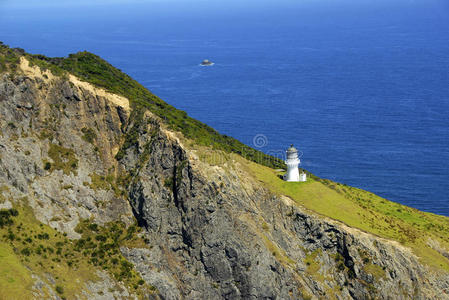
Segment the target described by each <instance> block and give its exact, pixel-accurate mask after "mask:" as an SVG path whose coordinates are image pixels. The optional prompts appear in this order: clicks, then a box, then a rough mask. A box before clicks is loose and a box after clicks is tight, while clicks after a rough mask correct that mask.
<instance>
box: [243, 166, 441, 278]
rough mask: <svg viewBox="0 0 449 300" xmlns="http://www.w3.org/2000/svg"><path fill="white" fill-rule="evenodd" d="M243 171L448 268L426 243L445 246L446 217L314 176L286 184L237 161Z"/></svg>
mask: <svg viewBox="0 0 449 300" xmlns="http://www.w3.org/2000/svg"><path fill="white" fill-rule="evenodd" d="M240 162H241V163H242V165H244V166H246V168H247V170H248V171H249V172H250V173H252V174H253V175H254V177H255V178H257V179H258V180H259V181H261V182H262V183H263V184H264V185H265V186H266V187H268V188H269V189H270V190H271V191H272V192H274V193H276V194H282V195H286V196H289V197H290V198H292V199H294V200H295V201H296V202H297V203H298V204H299V205H302V206H304V207H306V208H307V209H310V210H312V211H315V212H317V213H318V214H321V215H324V216H327V217H330V218H332V219H335V220H339V221H341V222H344V223H345V224H347V225H349V226H351V227H355V228H359V229H361V230H363V231H366V232H369V233H373V234H375V235H377V236H380V237H383V238H387V239H392V240H395V241H398V242H400V243H401V244H403V245H405V246H408V247H410V248H411V249H412V250H413V252H414V253H415V254H416V255H418V256H419V257H420V259H421V260H422V262H423V263H425V264H427V265H430V266H433V267H435V268H437V269H444V270H446V271H449V260H448V259H447V258H445V257H444V256H443V255H441V254H440V253H439V252H437V251H436V250H434V249H432V248H431V247H430V246H429V245H428V244H427V242H428V238H432V239H433V240H435V241H438V242H439V244H440V246H442V247H444V248H446V249H449V218H447V217H444V216H439V215H435V214H431V213H425V212H421V211H419V210H417V209H414V208H410V207H407V206H404V205H401V204H398V203H395V202H391V201H388V200H385V199H383V198H381V197H379V196H377V195H375V194H373V193H370V192H367V191H364V190H361V189H357V188H354V187H350V186H347V185H343V184H339V183H336V182H332V181H330V180H324V179H319V178H316V177H314V176H312V177H309V180H308V181H307V182H304V183H300V182H298V183H287V182H285V181H283V180H281V179H280V178H279V177H278V175H279V174H278V173H276V171H274V170H272V169H270V168H266V167H264V166H261V165H258V164H255V163H252V162H248V161H244V160H240Z"/></svg>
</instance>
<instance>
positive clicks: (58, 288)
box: [55, 285, 64, 295]
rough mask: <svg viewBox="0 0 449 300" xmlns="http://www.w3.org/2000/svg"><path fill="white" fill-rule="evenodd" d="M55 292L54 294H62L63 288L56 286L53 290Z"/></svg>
mask: <svg viewBox="0 0 449 300" xmlns="http://www.w3.org/2000/svg"><path fill="white" fill-rule="evenodd" d="M55 290H56V292H57V293H58V294H59V295H62V294H64V288H63V287H62V286H60V285H57V286H56V288H55Z"/></svg>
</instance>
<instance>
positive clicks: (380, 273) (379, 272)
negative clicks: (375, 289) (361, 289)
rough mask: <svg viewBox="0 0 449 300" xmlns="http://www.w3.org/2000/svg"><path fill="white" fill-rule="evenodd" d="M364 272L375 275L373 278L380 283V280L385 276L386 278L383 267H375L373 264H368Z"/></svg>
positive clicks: (364, 267)
mask: <svg viewBox="0 0 449 300" xmlns="http://www.w3.org/2000/svg"><path fill="white" fill-rule="evenodd" d="M363 270H364V271H365V272H366V273H368V274H371V275H373V276H374V279H375V280H376V281H378V280H379V279H381V278H385V276H386V275H385V270H384V269H382V267H381V266H379V265H375V264H372V263H367V264H365V265H364V266H363Z"/></svg>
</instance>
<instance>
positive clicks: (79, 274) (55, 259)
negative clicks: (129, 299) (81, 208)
mask: <svg viewBox="0 0 449 300" xmlns="http://www.w3.org/2000/svg"><path fill="white" fill-rule="evenodd" d="M24 200H25V199H24ZM22 202H25V201H22ZM0 220H1V223H0V224H1V226H0V265H1V268H0V299H19V298H20V299H31V298H33V297H32V295H31V291H32V288H31V287H32V285H33V283H34V281H35V280H34V279H33V278H32V277H31V274H37V275H38V276H39V277H40V279H41V280H43V281H44V282H46V283H47V284H48V285H49V286H51V287H52V288H53V289H54V290H55V291H56V292H57V293H58V294H60V295H61V297H62V298H67V299H74V298H75V295H78V294H79V293H80V292H81V290H82V288H83V285H82V284H80V283H84V282H87V281H89V280H91V281H96V280H99V278H97V276H96V272H95V269H97V270H100V269H103V270H106V271H107V272H109V273H110V274H111V275H112V276H113V277H115V278H116V279H117V280H119V281H122V282H123V283H124V284H125V285H126V286H127V287H128V288H129V289H130V291H133V292H135V293H136V294H137V295H139V296H140V297H143V295H145V294H146V295H147V294H149V293H152V292H153V291H154V290H155V289H154V287H152V286H148V285H147V284H145V282H144V281H143V279H142V278H141V277H140V276H139V275H138V274H137V273H136V271H135V270H134V268H133V265H132V264H131V263H129V262H128V261H127V260H126V259H125V258H124V257H123V256H122V255H121V253H120V250H119V247H120V246H134V247H146V244H145V242H144V241H143V240H142V239H141V238H139V237H138V236H137V233H138V228H137V227H136V226H134V225H133V226H129V227H128V228H126V226H125V225H124V224H123V223H121V222H115V223H110V224H106V225H105V226H104V227H102V226H98V225H97V224H93V223H90V221H88V220H85V221H83V222H81V223H80V224H79V226H78V228H77V230H78V231H79V232H80V233H81V234H82V238H81V239H80V240H75V241H72V240H69V239H67V238H66V237H65V235H64V234H61V233H59V232H57V231H56V230H54V229H52V228H50V227H49V226H46V225H43V224H42V223H40V222H39V221H37V220H36V219H35V218H34V215H33V213H32V210H31V208H29V207H28V206H26V205H25V204H24V205H23V206H20V207H17V209H11V210H1V211H0ZM48 275H51V277H53V279H54V282H52V281H51V280H49V278H48ZM44 292H48V291H46V289H45V288H44Z"/></svg>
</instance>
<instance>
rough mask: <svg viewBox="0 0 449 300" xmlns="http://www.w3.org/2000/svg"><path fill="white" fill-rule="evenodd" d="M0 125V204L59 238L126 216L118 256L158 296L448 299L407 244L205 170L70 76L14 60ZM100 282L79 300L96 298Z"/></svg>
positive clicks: (444, 285) (2, 94) (227, 167)
mask: <svg viewBox="0 0 449 300" xmlns="http://www.w3.org/2000/svg"><path fill="white" fill-rule="evenodd" d="M0 116H1V118H0V128H1V132H0V187H2V186H3V187H7V189H6V188H4V189H2V191H3V192H2V194H1V198H0V202H1V203H0V205H2V206H5V208H6V206H14V205H15V202H16V201H17V199H23V198H24V197H26V198H27V201H28V203H29V205H30V206H31V208H32V210H33V212H34V214H35V216H36V218H37V219H38V220H39V221H41V222H42V223H44V224H48V225H50V226H51V227H53V228H55V229H57V230H58V231H60V232H63V233H66V234H67V236H68V237H69V238H71V239H78V238H79V237H80V234H79V233H78V232H76V230H75V228H76V225H77V224H78V223H79V222H80V220H82V219H91V220H93V221H94V222H95V223H97V224H100V225H101V224H105V223H107V222H110V221H115V220H121V221H123V222H125V223H126V224H132V223H133V220H134V219H136V220H137V222H138V224H139V225H140V226H141V227H142V228H144V229H145V230H144V232H145V233H144V236H145V238H146V239H147V240H148V247H129V246H122V247H121V249H120V250H121V252H122V254H123V256H125V257H126V258H127V259H128V260H129V261H131V262H132V263H133V264H134V266H135V269H136V270H137V271H138V272H139V273H140V274H141V276H142V278H143V279H144V280H145V281H146V282H147V283H148V284H150V285H152V286H155V287H156V288H157V290H158V293H159V297H161V298H164V299H332V298H333V299H449V295H448V293H449V274H447V273H444V272H441V271H435V270H432V269H431V268H429V267H427V266H425V265H423V264H422V263H421V262H420V261H419V259H418V258H417V257H416V256H415V255H414V254H413V253H412V252H411V251H410V250H409V249H407V248H406V247H404V246H402V245H400V244H399V243H397V242H394V241H389V240H386V239H382V238H379V237H376V236H374V235H371V234H368V233H365V232H362V231H360V230H358V229H354V228H350V227H348V226H346V225H344V224H342V223H339V222H337V221H334V220H330V219H327V218H325V217H322V216H318V215H317V214H315V213H313V212H311V211H308V210H306V209H304V208H301V207H300V206H298V205H296V204H295V203H294V202H293V201H292V200H291V199H289V198H287V197H284V196H279V195H273V194H272V193H271V192H269V191H268V190H267V189H266V188H265V187H264V186H263V185H261V184H260V183H259V182H258V181H257V180H255V179H253V178H251V176H250V175H249V174H247V173H245V172H246V171H245V170H244V169H242V168H239V165H238V162H236V161H232V160H230V161H228V162H226V163H224V164H223V165H220V166H213V165H211V164H208V163H207V161H204V160H203V159H201V157H200V154H199V152H198V151H197V150H196V149H195V148H194V147H190V146H188V145H187V143H186V141H185V139H183V138H182V136H180V134H179V133H176V132H171V131H169V130H168V129H167V128H166V127H165V126H164V124H163V123H162V122H160V120H159V119H158V118H157V117H155V116H154V115H153V114H152V113H151V112H149V111H146V112H143V113H142V114H141V115H136V114H135V113H134V112H133V111H132V108H130V105H129V103H128V102H127V100H126V99H124V98H122V97H120V96H117V95H113V94H110V93H108V92H105V91H104V90H101V89H99V88H96V87H93V86H92V85H90V84H87V83H85V82H82V81H80V80H78V79H77V78H75V77H73V76H70V77H69V78H60V77H55V76H53V75H51V73H49V72H47V73H45V72H42V71H41V70H40V69H38V68H37V67H35V68H31V67H29V66H28V64H27V62H26V61H25V60H24V59H23V60H22V63H21V72H20V73H19V74H16V75H14V76H12V75H11V74H3V75H1V77H0ZM131 135H132V138H131V137H130V136H131ZM130 141H131V142H130ZM124 144H127V145H126V147H124V146H123V145H124ZM186 145H187V146H186ZM120 151H121V153H122V155H121V156H120V158H119V159H117V153H119V152H120ZM108 176H109V177H110V178H113V180H111V181H110V183H108V184H99V183H98V177H100V178H106V177H108ZM103 181H104V180H103ZM103 181H101V180H100V183H102V182H103ZM2 198H3V201H1V200H2ZM102 277H104V278H103V280H102V281H103V285H101V284H98V283H97V284H96V283H93V282H90V283H86V288H85V289H86V294H85V295H92V294H91V293H89V291H95V293H97V291H98V290H99V289H105V293H106V292H107V286H106V285H107V284H108V282H109V283H110V284H112V282H113V281H114V279H113V278H112V277H110V275H108V274H107V273H106V272H103V273H102ZM97 294H98V293H97ZM105 295H109V294H105ZM125 295H128V292H127V291H125V292H123V294H120V295H118V294H117V295H115V297H118V298H120V297H125ZM129 295H132V291H130V292H129ZM88 297H89V298H95V297H94V296H88ZM111 297H112V296H111ZM152 297H153V296H152ZM53 298H57V295H56V294H54V296H53ZM98 298H101V297H100V296H98ZM103 298H104V297H103Z"/></svg>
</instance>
